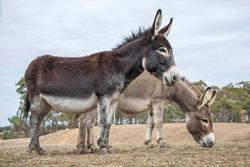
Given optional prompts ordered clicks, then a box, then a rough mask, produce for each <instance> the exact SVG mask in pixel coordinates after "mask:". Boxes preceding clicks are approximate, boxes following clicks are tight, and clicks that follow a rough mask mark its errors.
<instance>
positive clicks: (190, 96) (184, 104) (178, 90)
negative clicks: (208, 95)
mask: <svg viewBox="0 0 250 167" xmlns="http://www.w3.org/2000/svg"><path fill="white" fill-rule="evenodd" d="M169 96H170V98H171V99H172V100H173V101H174V102H175V103H176V104H177V105H178V106H179V107H180V108H181V109H182V110H183V111H184V112H189V111H194V110H196V109H197V102H198V97H197V94H196V93H195V92H194V91H193V90H192V88H190V87H189V86H188V85H187V84H186V83H185V82H183V81H179V82H177V83H176V84H175V85H174V86H173V87H170V88H169Z"/></svg>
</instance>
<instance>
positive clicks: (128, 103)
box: [118, 98, 151, 114]
mask: <svg viewBox="0 0 250 167" xmlns="http://www.w3.org/2000/svg"><path fill="white" fill-rule="evenodd" d="M150 105H151V100H150V99H140V98H121V99H119V104H118V110H120V111H122V112H125V113H127V114H137V113H140V112H143V111H146V110H148V109H149V108H150Z"/></svg>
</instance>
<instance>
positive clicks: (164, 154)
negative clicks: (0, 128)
mask: <svg viewBox="0 0 250 167" xmlns="http://www.w3.org/2000/svg"><path fill="white" fill-rule="evenodd" d="M164 128H165V137H166V139H167V142H168V146H167V147H166V148H158V147H155V148H152V149H145V147H144V146H143V139H144V132H145V127H144V126H143V125H127V126H113V127H112V132H111V134H112V135H111V143H112V144H113V146H114V148H116V149H117V150H118V153H116V154H109V155H98V154H85V155H80V154H79V151H78V150H76V149H75V143H76V138H77V137H76V135H77V130H76V129H74V130H68V131H60V132H57V133H54V134H50V135H46V136H42V137H41V144H42V146H44V148H45V150H46V152H47V155H45V156H39V155H37V154H36V153H35V152H33V153H31V154H29V153H28V152H27V146H28V142H29V139H15V140H6V141H3V140H0V166H36V167H38V166H129V167H132V166H157V167H158V166H250V125H249V124H215V133H216V138H217V144H216V146H215V147H214V148H211V149H205V148H201V147H200V146H199V145H197V144H196V143H195V142H194V141H193V139H192V138H191V136H190V135H189V134H188V132H187V131H186V129H185V125H184V124H166V125H165V127H164ZM95 130H96V131H97V128H96V129H95Z"/></svg>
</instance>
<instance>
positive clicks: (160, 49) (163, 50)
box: [158, 47, 167, 54]
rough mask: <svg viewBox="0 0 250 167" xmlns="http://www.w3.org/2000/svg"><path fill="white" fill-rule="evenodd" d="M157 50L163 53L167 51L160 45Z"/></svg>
mask: <svg viewBox="0 0 250 167" xmlns="http://www.w3.org/2000/svg"><path fill="white" fill-rule="evenodd" d="M158 51H160V52H163V53H165V54H166V53H167V49H166V48H165V47H160V48H159V49H158Z"/></svg>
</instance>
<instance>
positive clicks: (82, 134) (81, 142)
mask: <svg viewBox="0 0 250 167" xmlns="http://www.w3.org/2000/svg"><path fill="white" fill-rule="evenodd" d="M85 118H86V114H83V115H81V117H80V118H79V121H80V125H79V134H78V139H77V145H76V147H77V148H78V149H80V150H81V151H80V153H81V154H84V153H86V152H87V148H86V144H85V140H86V129H87V124H86V120H85Z"/></svg>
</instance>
